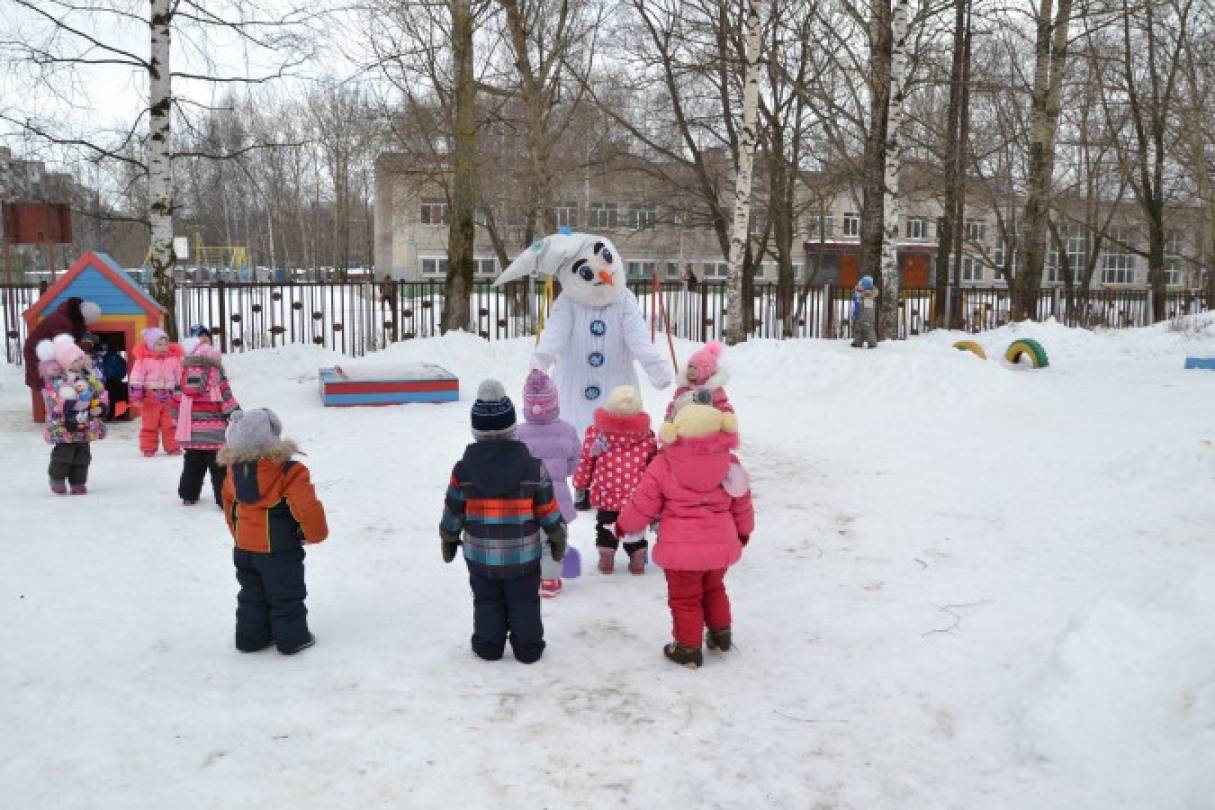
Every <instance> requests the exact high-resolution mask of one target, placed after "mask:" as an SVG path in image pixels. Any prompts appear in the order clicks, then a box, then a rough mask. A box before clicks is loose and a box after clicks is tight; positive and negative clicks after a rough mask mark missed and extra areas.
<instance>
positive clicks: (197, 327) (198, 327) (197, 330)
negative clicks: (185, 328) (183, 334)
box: [190, 323, 211, 338]
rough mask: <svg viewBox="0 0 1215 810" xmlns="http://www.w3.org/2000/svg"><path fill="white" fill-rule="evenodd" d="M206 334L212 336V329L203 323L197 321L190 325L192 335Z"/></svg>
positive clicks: (198, 336) (200, 335)
mask: <svg viewBox="0 0 1215 810" xmlns="http://www.w3.org/2000/svg"><path fill="white" fill-rule="evenodd" d="M204 335H206V336H207V337H211V330H210V329H208V328H207V327H205V326H203V325H202V324H201V323H196V324H194V325H193V326H191V327H190V337H196V338H200V337H202V336H204Z"/></svg>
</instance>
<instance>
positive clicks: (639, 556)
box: [629, 548, 645, 577]
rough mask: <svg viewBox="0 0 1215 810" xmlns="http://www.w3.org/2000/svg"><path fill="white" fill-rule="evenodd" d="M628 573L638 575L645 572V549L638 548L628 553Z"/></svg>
mask: <svg viewBox="0 0 1215 810" xmlns="http://www.w3.org/2000/svg"><path fill="white" fill-rule="evenodd" d="M629 573H630V574H632V575H633V576H635V577H639V576H641V575H642V574H644V573H645V549H644V548H639V549H637V550H636V551H633V552H632V553H631V554H629Z"/></svg>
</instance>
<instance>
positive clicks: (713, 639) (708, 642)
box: [705, 627, 730, 655]
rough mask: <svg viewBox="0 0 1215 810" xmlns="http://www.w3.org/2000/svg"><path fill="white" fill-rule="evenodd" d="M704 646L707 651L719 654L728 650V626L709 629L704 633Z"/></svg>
mask: <svg viewBox="0 0 1215 810" xmlns="http://www.w3.org/2000/svg"><path fill="white" fill-rule="evenodd" d="M705 646H706V647H708V648H709V652H711V653H717V654H719V655H720V654H721V653H724V652H729V651H730V628H729V627H727V628H725V629H722V630H710V631H709V632H708V633H706V634H705Z"/></svg>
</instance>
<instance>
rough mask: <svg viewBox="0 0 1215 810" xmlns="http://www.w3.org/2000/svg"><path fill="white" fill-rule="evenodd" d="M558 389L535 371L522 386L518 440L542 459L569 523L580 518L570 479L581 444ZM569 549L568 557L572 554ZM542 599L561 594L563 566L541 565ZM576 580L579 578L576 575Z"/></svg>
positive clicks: (576, 462)
mask: <svg viewBox="0 0 1215 810" xmlns="http://www.w3.org/2000/svg"><path fill="white" fill-rule="evenodd" d="M560 415H561V407H560V403H559V402H558V401H557V386H556V385H555V384H554V383H553V381H552V380H551V379H549V376H548V375H547V374H545V373H544V372H543V371H539V370H533V371H532V373H531V374H529V375H528V377H527V381H526V382H525V383H524V384H523V418H524V420H525V421H524V423H523V424H522V425H520V426H519V431H518V434H517V438H518V439H519V441H521V442H523V443H524V444H525V445H527V449H528V451H529V452H531V454H532V456H533V457H535V458H538V459H540V461H541V462H542V463H543V464H544V469H545V470H547V471H548V475H549V478H551V479H552V480H553V494H554V495H555V496H556V499H557V506H558V507H559V508H560V509H561V517H562V518H564V519H565V522H566V523H570V522H571V521H573V520H574V518H576V517H577V516H578V513H577V511H575V509H574V498H573V495H572V494H571V493H570V487H569V482H568V481H567V479H568V478H569V476H570V475H571V474H572V473H573V472H574V468H575V467H577V466H578V457H579V455H580V454H581V452H582V440H581V438H580V437H579V436H578V431H577V430H575V429H574V426H573V425H571V424H570V423H569V422H564V421H562V420H561V419H560V418H559V417H560ZM572 552H573V549H572V548H571V549H569V551H568V552H567V553H572ZM540 567H541V572H542V573H541V579H540V595H541V596H543V597H544V598H546V599H552V598H553V597H554V596H556V595H557V594H559V593H561V573H562V571H561V565H560V564H558V563H553V562H551V561H550V560H549V559H548V558H547V557H543V558H542V559H541V561H540ZM575 576H576V575H575Z"/></svg>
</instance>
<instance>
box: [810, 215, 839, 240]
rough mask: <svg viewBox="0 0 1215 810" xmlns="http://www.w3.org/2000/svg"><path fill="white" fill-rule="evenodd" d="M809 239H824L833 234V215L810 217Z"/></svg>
mask: <svg viewBox="0 0 1215 810" xmlns="http://www.w3.org/2000/svg"><path fill="white" fill-rule="evenodd" d="M809 225H810V233H809V237H810V239H812V240H813V239H817V240H820V241H826V240H827V239H830V238H831V237H832V236H834V235H835V217H833V216H831V215H830V214H826V215H824V216H813V217H810V223H809Z"/></svg>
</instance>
